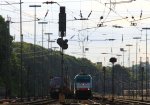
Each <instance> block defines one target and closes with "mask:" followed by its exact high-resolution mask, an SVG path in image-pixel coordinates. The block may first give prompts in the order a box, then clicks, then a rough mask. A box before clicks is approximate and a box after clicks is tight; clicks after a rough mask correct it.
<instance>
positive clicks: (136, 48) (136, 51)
mask: <svg viewBox="0 0 150 105" xmlns="http://www.w3.org/2000/svg"><path fill="white" fill-rule="evenodd" d="M133 39H136V98H137V90H138V78H137V75H138V74H137V69H138V66H137V55H138V54H137V50H138V39H141V37H134V38H133Z"/></svg>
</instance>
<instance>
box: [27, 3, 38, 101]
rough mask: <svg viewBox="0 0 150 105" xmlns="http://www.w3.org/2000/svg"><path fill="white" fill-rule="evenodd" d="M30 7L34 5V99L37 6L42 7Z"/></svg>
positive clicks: (34, 91)
mask: <svg viewBox="0 0 150 105" xmlns="http://www.w3.org/2000/svg"><path fill="white" fill-rule="evenodd" d="M29 7H34V55H33V56H34V58H33V63H34V90H33V94H34V99H35V97H36V89H35V88H37V87H36V70H35V66H36V65H35V45H36V8H37V7H41V5H29Z"/></svg>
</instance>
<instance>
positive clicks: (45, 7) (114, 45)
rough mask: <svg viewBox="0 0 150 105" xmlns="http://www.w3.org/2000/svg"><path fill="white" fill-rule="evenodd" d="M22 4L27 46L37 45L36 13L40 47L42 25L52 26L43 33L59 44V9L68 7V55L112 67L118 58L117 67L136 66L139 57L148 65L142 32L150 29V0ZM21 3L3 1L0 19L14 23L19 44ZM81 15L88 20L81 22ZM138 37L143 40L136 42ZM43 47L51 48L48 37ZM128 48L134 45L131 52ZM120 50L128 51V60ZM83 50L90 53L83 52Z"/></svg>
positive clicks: (27, 0) (28, 0)
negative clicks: (111, 60) (113, 58)
mask: <svg viewBox="0 0 150 105" xmlns="http://www.w3.org/2000/svg"><path fill="white" fill-rule="evenodd" d="M21 1H22V2H23V3H22V22H23V24H22V33H23V41H24V42H28V43H34V29H35V27H34V18H35V13H36V18H38V19H39V21H37V22H36V44H38V45H40V46H42V25H41V24H38V22H43V21H46V22H48V24H44V25H43V33H53V34H52V35H51V36H50V39H51V40H54V41H56V40H57V39H58V38H59V35H58V32H59V30H58V26H59V25H58V21H59V20H58V19H59V9H60V6H65V9H66V16H67V23H66V24H67V27H66V37H64V39H68V45H69V47H68V49H67V50H65V54H69V55H71V56H75V57H77V58H78V57H79V58H81V57H86V58H87V59H89V60H91V61H92V62H93V63H95V62H103V65H110V62H109V59H110V58H111V57H116V58H117V59H118V62H117V63H119V64H121V65H123V64H124V65H125V66H129V65H132V64H133V63H132V62H134V63H135V62H136V54H137V56H138V59H137V61H138V63H139V61H140V57H142V61H143V62H144V61H145V58H146V54H145V53H146V30H143V29H142V28H145V27H150V7H149V5H150V0H53V1H54V2H57V3H58V4H59V5H57V4H44V3H43V2H46V0H32V1H31V0H21ZM19 2H20V1H19V0H0V15H2V16H3V17H4V18H5V19H6V20H7V19H10V21H11V24H10V34H11V35H12V36H13V37H14V41H16V42H17V41H20V24H19V22H20V14H19V13H20V6H19ZM30 5H41V7H37V8H36V12H35V8H33V7H29V6H30ZM46 14H47V15H46ZM81 15H82V17H83V18H86V19H87V20H80V19H81ZM88 16H89V17H88ZM75 18H76V19H77V20H75ZM100 25H101V27H99V26H100ZM149 33H150V30H147V43H148V44H147V49H148V51H147V56H148V57H149V56H150V51H149V49H150V46H149V43H150V42H149V39H150V35H149ZM135 37H141V39H134V38H135ZM43 44H44V47H45V48H47V47H48V36H47V35H45V34H44V43H43ZM127 44H132V46H131V47H130V51H129V47H128V46H126V45H127ZM52 47H59V46H58V44H57V42H55V43H52ZM120 48H124V49H125V50H126V51H125V52H124V56H123V52H121V51H120ZM83 49H88V50H84V51H83ZM57 50H59V48H58V49H57ZM136 50H137V52H136ZM102 53H107V54H102ZM117 55H121V56H117ZM129 56H130V59H129ZM123 58H124V60H123ZM129 60H130V61H129ZM123 61H124V63H123Z"/></svg>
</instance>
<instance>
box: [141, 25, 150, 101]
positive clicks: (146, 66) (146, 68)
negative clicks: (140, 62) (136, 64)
mask: <svg viewBox="0 0 150 105" xmlns="http://www.w3.org/2000/svg"><path fill="white" fill-rule="evenodd" d="M142 29H143V30H146V43H145V44H146V60H145V62H146V65H145V70H146V100H147V95H148V85H149V84H148V80H149V79H148V77H149V75H148V74H149V72H148V60H147V30H150V28H148V27H145V28H142Z"/></svg>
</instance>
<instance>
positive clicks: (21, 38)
mask: <svg viewBox="0 0 150 105" xmlns="http://www.w3.org/2000/svg"><path fill="white" fill-rule="evenodd" d="M20 42H21V46H20V54H21V55H20V57H21V59H20V65H21V68H20V72H21V74H20V97H21V102H22V101H23V99H22V98H23V86H22V85H23V83H22V82H23V78H22V62H23V56H22V51H23V50H22V48H23V34H22V2H21V0H20Z"/></svg>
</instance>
